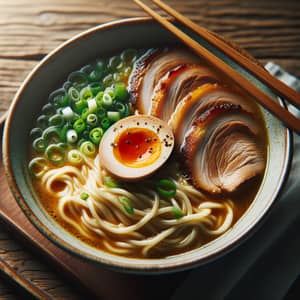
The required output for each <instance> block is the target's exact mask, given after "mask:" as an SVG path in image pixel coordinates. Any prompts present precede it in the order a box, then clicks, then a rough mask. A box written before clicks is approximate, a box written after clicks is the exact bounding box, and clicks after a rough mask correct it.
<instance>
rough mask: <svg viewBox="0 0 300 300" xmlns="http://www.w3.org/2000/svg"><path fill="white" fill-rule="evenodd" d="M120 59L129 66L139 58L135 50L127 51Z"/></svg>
mask: <svg viewBox="0 0 300 300" xmlns="http://www.w3.org/2000/svg"><path fill="white" fill-rule="evenodd" d="M120 57H121V59H122V60H123V61H124V62H125V63H126V64H127V65H131V64H132V63H133V62H134V61H135V60H136V58H137V51H136V50H135V49H126V50H124V51H123V52H122V53H121V55H120Z"/></svg>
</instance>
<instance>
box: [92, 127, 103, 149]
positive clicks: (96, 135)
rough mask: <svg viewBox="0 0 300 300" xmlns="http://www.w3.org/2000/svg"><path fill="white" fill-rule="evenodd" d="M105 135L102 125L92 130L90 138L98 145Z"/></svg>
mask: <svg viewBox="0 0 300 300" xmlns="http://www.w3.org/2000/svg"><path fill="white" fill-rule="evenodd" d="M102 136H103V129H102V128H100V127H96V128H94V129H92V130H91V131H90V134H89V138H90V140H91V141H92V142H93V143H94V144H95V145H98V144H99V143H100V141H101V138H102Z"/></svg>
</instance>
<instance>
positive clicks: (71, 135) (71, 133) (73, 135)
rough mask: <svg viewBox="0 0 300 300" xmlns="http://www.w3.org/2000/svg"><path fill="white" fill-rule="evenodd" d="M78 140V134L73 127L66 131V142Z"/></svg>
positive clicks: (71, 142)
mask: <svg viewBox="0 0 300 300" xmlns="http://www.w3.org/2000/svg"><path fill="white" fill-rule="evenodd" d="M77 140H78V134H77V132H76V131H75V130H74V129H69V130H68V131H67V142H68V143H70V144H74V143H76V142H77Z"/></svg>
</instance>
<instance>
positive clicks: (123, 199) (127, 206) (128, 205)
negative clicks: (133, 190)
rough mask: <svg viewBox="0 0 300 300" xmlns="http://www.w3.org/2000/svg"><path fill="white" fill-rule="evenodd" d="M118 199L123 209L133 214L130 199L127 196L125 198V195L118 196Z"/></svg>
mask: <svg viewBox="0 0 300 300" xmlns="http://www.w3.org/2000/svg"><path fill="white" fill-rule="evenodd" d="M119 199H120V202H121V204H122V206H123V208H124V210H125V211H126V212H127V213H128V214H130V215H133V214H134V207H133V205H132V202H131V200H130V199H129V198H127V197H124V196H121V197H119Z"/></svg>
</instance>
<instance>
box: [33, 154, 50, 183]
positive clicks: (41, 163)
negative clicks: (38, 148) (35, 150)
mask: <svg viewBox="0 0 300 300" xmlns="http://www.w3.org/2000/svg"><path fill="white" fill-rule="evenodd" d="M28 168H29V172H30V174H31V175H32V176H34V177H35V178H41V177H42V176H43V175H44V174H45V172H46V171H47V170H48V169H49V167H48V165H47V161H46V159H45V158H43V157H35V158H33V159H32V160H31V161H30V162H29V165H28Z"/></svg>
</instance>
